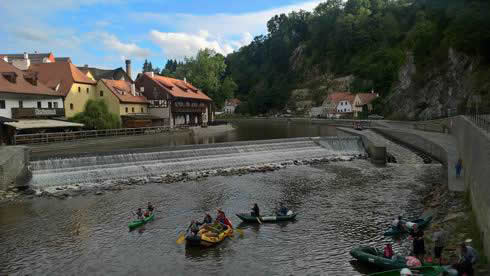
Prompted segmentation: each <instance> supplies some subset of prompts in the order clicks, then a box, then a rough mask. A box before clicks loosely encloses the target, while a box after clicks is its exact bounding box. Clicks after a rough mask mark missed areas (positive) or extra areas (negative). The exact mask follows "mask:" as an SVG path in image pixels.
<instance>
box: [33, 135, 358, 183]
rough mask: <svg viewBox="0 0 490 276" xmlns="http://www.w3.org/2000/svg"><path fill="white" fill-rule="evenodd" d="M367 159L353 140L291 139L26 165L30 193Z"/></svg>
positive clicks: (60, 160) (183, 147)
mask: <svg viewBox="0 0 490 276" xmlns="http://www.w3.org/2000/svg"><path fill="white" fill-rule="evenodd" d="M360 154H365V151H364V148H363V146H362V142H361V140H360V139H359V138H357V137H322V138H292V139H279V140H267V141H251V142H236V143H225V144H214V145H197V146H181V147H176V148H173V149H167V150H162V151H157V152H143V153H141V152H140V153H125V154H114V155H103V156H88V157H87V156H85V157H77V158H64V159H49V160H41V161H34V162H31V164H30V169H31V170H32V172H33V178H32V181H31V183H30V185H31V186H33V187H34V188H47V187H56V186H67V185H74V184H80V185H84V184H85V185H93V183H101V182H103V181H105V180H117V179H124V178H129V177H142V176H157V175H162V174H167V173H175V172H188V171H200V170H208V169H221V168H233V167H242V166H250V165H257V164H264V163H274V162H283V161H289V160H301V159H311V158H325V157H349V156H357V155H360Z"/></svg>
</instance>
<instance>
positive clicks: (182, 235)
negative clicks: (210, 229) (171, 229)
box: [176, 231, 185, 244]
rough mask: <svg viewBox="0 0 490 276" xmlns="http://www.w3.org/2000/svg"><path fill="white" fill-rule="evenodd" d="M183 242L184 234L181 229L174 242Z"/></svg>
mask: <svg viewBox="0 0 490 276" xmlns="http://www.w3.org/2000/svg"><path fill="white" fill-rule="evenodd" d="M184 242H185V235H184V233H182V231H181V232H180V235H179V237H178V238H177V241H176V243H177V244H183V243H184Z"/></svg>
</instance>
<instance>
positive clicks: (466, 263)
mask: <svg viewBox="0 0 490 276" xmlns="http://www.w3.org/2000/svg"><path fill="white" fill-rule="evenodd" d="M393 226H394V227H396V228H398V229H399V230H402V229H403V230H405V231H408V232H409V233H410V237H409V239H412V246H413V256H409V257H407V263H408V262H410V263H411V264H410V266H418V265H421V264H422V263H421V262H422V261H424V260H425V259H424V257H425V254H426V250H425V239H424V231H423V229H420V227H417V224H414V223H409V222H405V221H403V218H402V217H401V216H399V217H398V218H397V219H395V220H394V221H393ZM435 230H436V231H435V232H434V233H433V235H432V241H433V242H434V252H433V253H434V260H432V259H430V261H429V262H432V261H435V259H437V262H438V263H439V265H442V262H443V261H442V252H443V249H444V247H445V245H446V242H447V233H446V231H444V229H443V228H442V227H441V226H435ZM470 243H471V240H470V239H469V240H466V241H465V242H463V243H462V244H461V246H460V259H459V261H458V262H457V263H455V264H452V265H451V267H452V268H453V269H455V270H456V271H457V272H458V275H467V276H472V275H473V266H474V265H475V264H476V262H477V260H478V257H477V256H478V255H477V253H476V251H475V249H474V248H473V247H471V246H470ZM383 253H384V257H385V258H389V259H391V258H393V256H394V252H393V248H392V246H391V244H390V243H388V244H386V246H385V248H384V252H383ZM415 258H416V259H415Z"/></svg>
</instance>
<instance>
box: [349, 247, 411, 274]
mask: <svg viewBox="0 0 490 276" xmlns="http://www.w3.org/2000/svg"><path fill="white" fill-rule="evenodd" d="M350 255H351V256H352V257H354V258H356V259H357V260H358V261H360V262H363V263H366V264H370V265H373V266H377V267H380V268H383V269H396V268H404V267H407V265H406V261H405V257H402V256H395V258H392V259H388V258H385V257H383V251H382V250H379V249H376V248H374V247H370V246H358V247H356V248H354V249H352V250H351V251H350Z"/></svg>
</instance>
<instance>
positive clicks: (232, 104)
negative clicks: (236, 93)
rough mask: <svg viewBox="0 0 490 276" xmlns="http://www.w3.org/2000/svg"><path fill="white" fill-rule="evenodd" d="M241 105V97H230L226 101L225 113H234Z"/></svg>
mask: <svg viewBox="0 0 490 276" xmlns="http://www.w3.org/2000/svg"><path fill="white" fill-rule="evenodd" d="M239 105H240V100H239V99H229V100H226V101H225V107H224V108H223V112H224V113H228V114H233V113H235V110H236V108H237V107H238V106H239Z"/></svg>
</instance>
